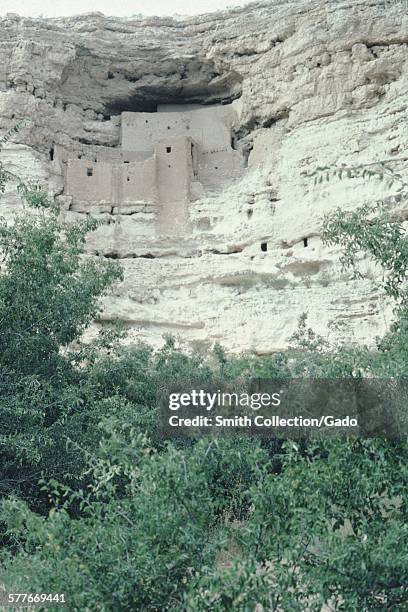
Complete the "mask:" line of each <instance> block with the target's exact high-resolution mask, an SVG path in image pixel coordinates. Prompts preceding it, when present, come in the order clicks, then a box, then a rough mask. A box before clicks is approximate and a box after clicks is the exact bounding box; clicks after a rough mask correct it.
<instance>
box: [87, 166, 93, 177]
mask: <svg viewBox="0 0 408 612" xmlns="http://www.w3.org/2000/svg"><path fill="white" fill-rule="evenodd" d="M86 176H93V168H87V169H86Z"/></svg>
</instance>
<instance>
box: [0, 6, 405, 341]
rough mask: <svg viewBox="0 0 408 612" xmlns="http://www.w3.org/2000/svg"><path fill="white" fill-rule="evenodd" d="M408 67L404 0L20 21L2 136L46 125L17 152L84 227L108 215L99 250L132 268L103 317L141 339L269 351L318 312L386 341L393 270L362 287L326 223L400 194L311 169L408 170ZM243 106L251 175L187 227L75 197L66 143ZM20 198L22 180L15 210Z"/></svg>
mask: <svg viewBox="0 0 408 612" xmlns="http://www.w3.org/2000/svg"><path fill="white" fill-rule="evenodd" d="M407 69H408V11H407V9H406V6H405V3H404V2H398V1H396V2H394V3H393V4H391V5H390V4H389V3H386V2H383V1H382V0H373V1H372V2H367V1H366V0H363V1H360V0H348V1H343V0H338V1H336V2H333V1H332V0H329V1H326V2H324V1H323V0H320V1H317V2H314V1H310V0H307V1H303V0H298V1H290V0H282V1H280V0H272V1H268V2H260V3H256V4H252V5H249V6H247V7H246V8H240V9H235V10H232V11H229V12H218V13H215V14H210V15H203V16H199V17H193V18H189V19H186V20H174V19H170V18H166V19H163V18H147V19H143V20H131V19H130V20H122V19H118V18H109V17H104V16H103V15H101V14H89V15H86V16H81V17H75V18H65V19H56V20H51V19H38V20H35V19H28V18H22V17H18V16H17V15H10V14H9V15H8V16H7V17H5V18H3V19H1V20H0V130H1V132H2V133H4V132H5V131H6V130H8V129H10V127H12V126H13V125H14V124H15V123H16V122H17V121H18V120H19V119H21V118H25V117H30V118H31V123H30V125H29V126H28V127H26V128H24V130H22V131H21V132H20V133H19V134H18V135H17V136H16V137H15V139H14V141H15V142H14V144H12V143H11V144H8V145H7V146H4V147H3V148H2V150H1V152H0V156H1V160H2V161H3V162H4V163H5V164H6V165H7V166H8V167H9V168H10V169H11V170H13V171H14V172H16V173H19V174H21V175H22V176H24V177H25V178H26V179H37V180H40V181H43V182H45V183H47V184H48V187H49V189H50V190H51V192H52V193H53V194H55V195H56V196H58V197H60V198H61V201H62V202H63V204H64V207H65V209H66V210H65V217H66V219H67V220H70V219H75V218H77V217H78V216H81V215H84V214H86V213H89V212H92V213H93V214H95V215H97V216H103V218H105V220H106V225H104V226H103V227H102V228H101V229H100V230H99V231H98V232H97V233H96V234H95V235H93V236H92V238H91V239H90V241H89V252H90V255H92V256H95V254H98V256H107V257H115V258H118V259H121V260H122V263H123V265H124V268H125V275H126V278H125V281H124V283H123V284H122V285H121V286H119V287H117V288H116V289H115V292H114V294H113V295H112V296H111V297H109V298H108V299H107V300H106V304H105V311H104V314H103V320H109V319H110V318H112V317H115V316H119V317H120V318H121V319H123V320H124V321H125V322H126V323H127V325H128V327H129V331H130V337H131V338H141V339H143V340H147V341H149V342H152V343H159V342H160V341H161V338H162V336H163V334H165V333H173V334H175V335H179V336H180V337H181V338H182V339H183V340H184V341H186V342H189V343H193V344H194V345H195V346H196V347H199V346H202V347H206V346H209V345H211V344H212V343H213V342H214V341H219V342H221V343H222V344H224V345H225V346H226V347H227V348H229V349H231V350H234V351H241V350H256V351H257V352H258V353H269V352H272V351H275V350H277V349H280V348H284V347H285V346H286V344H287V340H288V338H289V337H290V335H291V334H292V333H293V332H294V331H295V329H296V325H297V320H298V318H299V316H300V314H301V313H302V312H308V313H309V323H310V325H311V326H312V327H314V328H315V329H316V331H318V332H320V333H322V334H324V335H327V334H329V333H330V334H331V337H332V338H334V337H335V336H336V335H340V336H341V337H343V338H349V339H354V340H356V341H359V342H370V341H372V339H373V338H374V337H375V336H376V335H378V334H381V333H382V332H383V331H384V329H385V328H386V327H387V325H389V322H390V317H391V313H390V309H389V307H387V305H386V304H385V303H384V301H383V297H382V296H381V295H379V293H378V292H377V291H376V290H375V289H374V287H373V283H372V280H373V277H374V276H375V274H377V272H376V271H375V270H372V269H370V268H369V266H367V274H366V278H365V279H363V280H359V281H352V280H351V279H350V277H349V275H346V274H345V273H344V272H342V271H341V269H340V266H339V264H338V253H336V252H334V251H331V250H328V249H327V248H326V247H324V246H323V245H322V244H321V241H320V238H319V233H320V227H321V222H322V218H323V216H324V214H325V213H327V212H329V211H331V210H333V209H335V208H337V207H339V206H340V207H342V208H344V209H350V208H353V207H356V206H358V205H359V204H361V203H363V202H365V201H370V200H377V199H378V198H380V197H385V196H390V197H392V196H393V194H394V192H393V188H389V187H387V186H386V185H385V184H384V183H382V182H379V181H376V180H375V179H372V180H371V181H370V182H367V181H363V180H362V179H352V180H343V181H340V180H334V179H333V180H332V181H330V182H329V183H326V182H323V183H321V184H318V185H317V186H314V185H313V182H311V181H310V180H309V179H308V178H307V176H305V174H307V172H311V171H313V170H315V169H316V167H318V166H326V165H333V166H336V165H341V164H347V165H349V166H352V165H356V164H374V166H373V167H374V168H375V163H377V162H378V163H380V162H382V161H385V160H387V162H388V163H390V164H392V165H393V167H394V168H395V170H396V171H398V172H400V173H401V174H403V175H404V176H407V175H408V167H407V163H408V153H407V151H408V147H407V143H408V129H407V128H408V108H407V106H408V76H407V75H408V70H407ZM230 103H232V106H233V108H234V112H235V117H236V118H235V121H234V124H233V126H232V136H233V138H232V144H233V147H234V149H235V150H236V151H237V152H238V153H239V154H240V155H241V156H242V160H243V161H242V172H240V174H239V176H235V177H234V178H231V180H225V181H224V182H223V183H219V184H215V185H214V187H213V189H209V190H206V191H205V192H202V191H198V192H197V193H195V194H194V197H192V198H191V201H190V203H189V205H188V211H187V214H188V218H189V221H188V224H187V223H186V224H185V232H184V234H183V235H178V236H172V235H166V233H165V232H160V231H155V232H154V231H153V232H152V231H151V227H150V226H149V215H151V214H152V213H151V212H149V210H147V212H146V210H143V208H137V207H136V208H135V209H133V210H132V209H129V210H126V211H123V210H121V209H120V208H117V207H116V208H115V207H114V206H109V202H107V205H108V206H96V207H95V206H94V207H92V206H91V207H89V206H88V207H87V206H86V204H84V205H83V206H81V205H76V207H73V206H71V205H70V202H69V199H67V198H66V195H65V192H64V188H65V185H64V181H65V179H64V160H63V156H61V155H59V154H58V152H59V151H65V152H66V151H68V152H69V151H74V152H77V151H79V150H82V149H83V148H84V147H85V148H86V149H87V151H88V152H89V151H91V152H95V154H97V152H98V151H106V149H107V148H111V149H112V150H113V149H115V148H117V147H118V146H119V144H120V122H121V113H122V112H125V111H130V112H153V111H155V110H156V108H157V105H159V107H160V106H161V105H190V104H199V105H203V104H204V105H209V104H230ZM152 116H153V115H152ZM17 206H18V200H17V198H16V196H15V195H14V194H13V193H12V191H11V190H10V191H9V192H8V193H7V194H6V197H5V198H2V200H1V205H0V213H1V214H3V215H6V216H7V215H9V214H12V213H13V212H14V210H15V209H16V207H17ZM400 206H401V209H403V207H404V202H402V203H400ZM172 214H173V212H172ZM149 228H150V229H149Z"/></svg>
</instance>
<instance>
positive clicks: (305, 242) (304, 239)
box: [303, 238, 309, 248]
mask: <svg viewBox="0 0 408 612" xmlns="http://www.w3.org/2000/svg"><path fill="white" fill-rule="evenodd" d="M303 246H304V247H305V248H306V247H307V246H309V240H308V239H307V238H303Z"/></svg>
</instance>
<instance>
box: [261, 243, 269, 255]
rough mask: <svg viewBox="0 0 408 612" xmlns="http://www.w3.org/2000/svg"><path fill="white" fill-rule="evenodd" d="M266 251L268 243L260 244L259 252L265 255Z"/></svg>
mask: <svg viewBox="0 0 408 612" xmlns="http://www.w3.org/2000/svg"><path fill="white" fill-rule="evenodd" d="M267 250H268V243H267V242H261V251H262V252H263V253H266V251H267Z"/></svg>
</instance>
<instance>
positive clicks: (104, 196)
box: [66, 158, 157, 206]
mask: <svg viewBox="0 0 408 612" xmlns="http://www.w3.org/2000/svg"><path fill="white" fill-rule="evenodd" d="M66 195H68V196H71V197H72V198H73V200H74V201H80V202H84V201H86V202H93V203H99V204H102V203H109V204H111V205H112V206H113V205H115V204H121V203H122V202H123V203H127V202H137V201H150V202H157V189H156V163H155V160H154V159H153V158H150V159H147V160H146V161H142V162H138V161H136V162H129V163H127V164H124V163H122V164H119V163H109V162H101V161H97V162H95V161H89V160H87V159H70V160H68V162H67V174H66Z"/></svg>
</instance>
